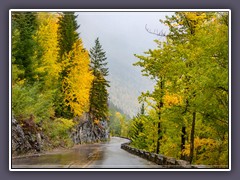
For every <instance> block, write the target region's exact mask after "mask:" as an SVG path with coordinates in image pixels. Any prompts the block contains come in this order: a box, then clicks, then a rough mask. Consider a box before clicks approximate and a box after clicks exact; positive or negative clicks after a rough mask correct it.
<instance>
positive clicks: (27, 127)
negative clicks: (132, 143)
mask: <svg viewBox="0 0 240 180" xmlns="http://www.w3.org/2000/svg"><path fill="white" fill-rule="evenodd" d="M78 120H79V123H78V125H77V126H76V127H75V128H74V130H73V131H72V132H69V138H71V139H72V141H73V142H74V144H84V143H95V142H100V141H106V140H108V138H109V133H108V131H109V130H108V125H107V122H106V121H102V122H100V123H98V124H94V123H91V122H90V121H89V118H88V116H87V115H84V116H83V117H81V118H79V119H78ZM11 128H12V139H11V141H12V155H13V156H17V155H22V154H29V153H30V154H32V153H39V152H43V151H45V150H49V149H51V148H52V147H51V140H50V138H49V137H47V136H46V135H44V133H43V131H42V128H41V127H40V126H39V125H37V124H35V123H34V121H33V120H32V119H31V117H30V118H29V119H27V120H24V121H23V122H19V121H17V120H16V119H15V118H14V117H12V127H11Z"/></svg>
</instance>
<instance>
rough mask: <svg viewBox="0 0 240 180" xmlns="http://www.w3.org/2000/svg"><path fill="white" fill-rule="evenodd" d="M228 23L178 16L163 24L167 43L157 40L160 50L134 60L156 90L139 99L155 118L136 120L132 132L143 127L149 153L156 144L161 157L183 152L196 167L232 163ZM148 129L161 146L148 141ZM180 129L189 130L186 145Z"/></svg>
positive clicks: (207, 16) (209, 16)
mask: <svg viewBox="0 0 240 180" xmlns="http://www.w3.org/2000/svg"><path fill="white" fill-rule="evenodd" d="M227 19H228V15H227V14H226V13H212V12H177V13H175V15H173V16H172V17H167V19H166V20H165V21H161V22H162V23H164V24H166V25H167V26H168V27H169V29H170V33H169V34H168V35H167V36H166V41H165V42H160V41H156V43H157V44H158V48H157V49H154V50H149V51H147V52H146V53H145V55H144V56H143V55H135V56H136V57H137V58H139V61H138V62H136V63H135V64H134V65H137V66H140V67H142V72H143V75H145V76H149V77H150V78H151V79H154V80H156V86H155V88H154V91H153V92H152V93H150V92H147V93H143V94H142V96H141V98H140V99H145V101H146V102H147V103H148V104H149V105H150V106H151V108H152V110H151V111H149V112H148V113H150V112H151V114H148V115H146V116H145V118H144V119H145V120H144V121H142V120H141V119H142V118H143V117H135V118H137V119H135V120H134V121H133V122H135V125H133V128H132V133H133V134H134V133H135V134H137V133H136V132H137V131H136V130H135V129H134V127H136V126H137V123H136V122H139V121H140V122H143V127H144V128H143V132H142V134H141V136H140V135H138V137H139V139H141V138H142V137H144V138H142V139H144V140H145V142H146V145H147V148H148V150H151V148H152V147H154V146H156V143H157V146H158V145H159V144H161V146H160V147H161V148H160V150H161V151H160V152H161V153H162V154H166V155H168V156H174V157H176V158H180V156H181V154H183V153H184V154H185V155H186V156H188V157H189V161H190V162H193V163H196V164H201V163H202V164H211V165H219V164H221V165H224V164H225V165H226V164H227V163H228V159H227V155H228V151H227V148H228V138H227V137H228V104H229V103H228V101H229V99H228V81H229V80H228V20H227ZM148 99H150V101H149V100H148ZM146 117H147V118H146ZM147 119H151V120H147ZM159 123H160V124H159ZM146 125H148V126H149V127H151V128H152V131H154V134H155V137H156V136H157V137H160V139H159V140H157V142H156V138H155V137H154V136H152V137H151V140H150V141H149V140H148V137H150V134H151V131H149V130H148V128H146ZM182 127H186V137H185V139H184V142H181V136H182V132H181V129H182ZM139 128H140V127H139ZM156 128H157V130H156ZM140 129H141V128H140ZM139 134H140V133H139ZM144 135H145V136H144ZM182 140H183V139H182ZM159 142H160V143H159ZM141 143H142V142H138V141H137V140H135V144H134V143H133V144H134V146H136V147H137V146H139V145H140V146H142V144H141ZM182 144H185V146H184V147H183V149H181V148H182V147H181V145H182ZM150 147H151V148H150ZM220 159H221V160H220Z"/></svg>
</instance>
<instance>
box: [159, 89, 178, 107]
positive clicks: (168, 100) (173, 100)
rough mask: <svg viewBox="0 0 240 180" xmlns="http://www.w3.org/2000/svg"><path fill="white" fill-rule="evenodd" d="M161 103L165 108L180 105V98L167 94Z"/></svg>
mask: <svg viewBox="0 0 240 180" xmlns="http://www.w3.org/2000/svg"><path fill="white" fill-rule="evenodd" d="M163 102H164V106H165V107H171V106H174V105H180V104H182V98H181V96H179V95H177V94H170V93H168V92H167V93H166V94H165V95H164V97H163Z"/></svg>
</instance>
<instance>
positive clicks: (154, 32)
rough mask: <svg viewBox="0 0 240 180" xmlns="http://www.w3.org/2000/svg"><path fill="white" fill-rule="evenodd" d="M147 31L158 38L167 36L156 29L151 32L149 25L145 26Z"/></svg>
mask: <svg viewBox="0 0 240 180" xmlns="http://www.w3.org/2000/svg"><path fill="white" fill-rule="evenodd" d="M145 29H146V31H147V32H148V33H150V34H154V35H156V36H161V37H166V36H167V35H166V34H165V33H164V32H163V31H162V30H161V31H158V29H154V31H151V30H150V29H149V28H148V27H147V24H146V25H145Z"/></svg>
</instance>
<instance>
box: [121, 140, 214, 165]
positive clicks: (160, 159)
mask: <svg viewBox="0 0 240 180" xmlns="http://www.w3.org/2000/svg"><path fill="white" fill-rule="evenodd" d="M129 144H130V143H124V144H121V148H122V149H124V150H126V151H127V152H129V153H131V154H134V155H137V156H139V157H141V158H144V159H147V160H149V161H152V162H154V163H156V164H158V165H162V166H163V167H164V168H177V169H183V168H210V167H208V166H204V165H191V164H190V163H189V162H188V161H184V160H176V159H175V158H172V157H167V156H164V155H160V154H155V153H150V152H147V151H144V150H139V149H136V148H133V147H131V146H129Z"/></svg>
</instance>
